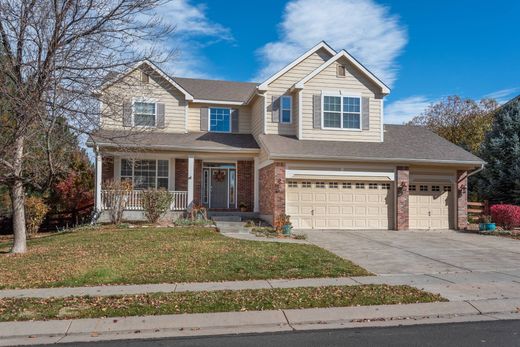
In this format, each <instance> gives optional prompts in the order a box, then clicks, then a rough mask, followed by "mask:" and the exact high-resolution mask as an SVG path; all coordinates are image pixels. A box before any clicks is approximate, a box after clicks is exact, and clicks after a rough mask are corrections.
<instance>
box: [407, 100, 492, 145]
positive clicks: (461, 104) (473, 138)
mask: <svg viewBox="0 0 520 347" xmlns="http://www.w3.org/2000/svg"><path fill="white" fill-rule="evenodd" d="M496 108H497V102H496V101H495V100H492V99H483V100H480V101H478V102H477V101H475V100H472V99H463V98H461V97H460V96H456V95H455V96H448V97H447V98H445V99H443V100H441V101H439V102H438V103H436V104H432V105H430V106H428V108H427V109H426V110H425V111H424V112H423V113H422V114H421V115H419V116H416V117H414V118H413V119H412V120H411V121H410V122H409V124H411V125H420V126H425V127H427V128H428V129H430V130H431V131H433V132H434V133H436V134H437V135H439V136H442V137H444V138H445V139H446V140H448V141H450V142H453V143H454V144H456V145H459V146H461V147H463V148H465V149H466V150H468V151H470V152H472V153H478V151H479V148H480V145H481V143H482V141H483V140H484V136H485V134H486V132H487V131H488V130H489V129H491V124H492V122H493V112H492V111H494V110H495V109H496Z"/></svg>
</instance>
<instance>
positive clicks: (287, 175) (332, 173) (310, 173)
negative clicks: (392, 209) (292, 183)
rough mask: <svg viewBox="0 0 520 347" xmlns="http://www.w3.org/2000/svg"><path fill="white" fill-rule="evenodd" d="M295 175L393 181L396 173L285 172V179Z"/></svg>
mask: <svg viewBox="0 0 520 347" xmlns="http://www.w3.org/2000/svg"><path fill="white" fill-rule="evenodd" d="M295 175H306V176H309V175H311V176H312V175H315V176H345V177H363V176H369V177H387V178H389V179H390V180H391V181H393V180H395V172H393V171H389V172H381V171H329V170H285V177H287V178H293V177H294V176H295Z"/></svg>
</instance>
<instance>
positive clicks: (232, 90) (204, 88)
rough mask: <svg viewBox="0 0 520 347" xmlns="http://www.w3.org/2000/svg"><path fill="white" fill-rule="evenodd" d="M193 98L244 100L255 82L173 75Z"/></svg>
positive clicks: (247, 97)
mask: <svg viewBox="0 0 520 347" xmlns="http://www.w3.org/2000/svg"><path fill="white" fill-rule="evenodd" d="M173 80H175V82H177V83H178V84H180V85H181V87H183V88H184V89H186V90H187V91H188V92H189V93H190V94H191V95H193V97H194V98H195V99H203V100H218V101H237V102H246V101H247V100H248V99H249V97H250V96H251V95H252V94H253V92H254V91H255V89H256V86H257V85H258V84H257V83H251V82H230V81H218V80H204V79H196V78H184V77H173Z"/></svg>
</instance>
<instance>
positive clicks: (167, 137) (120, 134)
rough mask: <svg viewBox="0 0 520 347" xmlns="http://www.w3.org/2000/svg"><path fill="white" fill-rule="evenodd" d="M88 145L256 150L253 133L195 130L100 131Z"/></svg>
mask: <svg viewBox="0 0 520 347" xmlns="http://www.w3.org/2000/svg"><path fill="white" fill-rule="evenodd" d="M87 145H88V146H94V145H98V146H100V147H126V148H142V149H156V150H178V151H195V152H197V151H198V152H205V151H206V152H248V153H249V152H258V151H259V147H258V144H257V143H256V141H255V139H254V137H253V135H249V134H224V133H205V132H194V133H188V134H173V133H158V132H152V131H136V130H135V129H133V130H132V131H125V130H108V129H104V130H99V131H98V132H96V133H95V134H93V135H91V138H89V139H88V141H87Z"/></svg>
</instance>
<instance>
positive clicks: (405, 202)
mask: <svg viewBox="0 0 520 347" xmlns="http://www.w3.org/2000/svg"><path fill="white" fill-rule="evenodd" d="M395 184H396V187H395V188H396V190H397V202H396V221H395V229H396V230H408V227H409V198H410V191H409V190H408V189H409V185H410V169H409V168H408V166H398V167H397V168H396V179H395Z"/></svg>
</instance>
